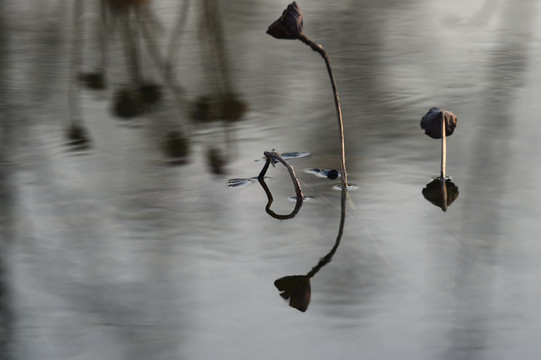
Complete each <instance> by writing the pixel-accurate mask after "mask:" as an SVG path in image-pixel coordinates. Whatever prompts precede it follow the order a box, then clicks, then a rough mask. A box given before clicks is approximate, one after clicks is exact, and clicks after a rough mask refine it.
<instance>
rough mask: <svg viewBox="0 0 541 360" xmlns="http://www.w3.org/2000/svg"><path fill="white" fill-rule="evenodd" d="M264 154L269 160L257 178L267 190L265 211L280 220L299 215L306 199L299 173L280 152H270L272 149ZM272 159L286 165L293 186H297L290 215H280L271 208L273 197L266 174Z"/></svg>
mask: <svg viewBox="0 0 541 360" xmlns="http://www.w3.org/2000/svg"><path fill="white" fill-rule="evenodd" d="M263 154H264V155H265V157H266V158H267V161H266V162H265V165H264V166H263V169H261V172H260V173H259V175H258V176H257V180H258V181H259V184H260V185H261V186H262V187H263V190H265V194H267V205H266V206H265V211H266V212H267V214H269V215H270V216H272V217H273V218H275V219H279V220H286V219H291V218H293V217H295V215H297V213H298V212H299V210H300V209H301V206H302V203H303V201H304V195H303V194H302V189H301V185H300V183H299V179H298V178H297V175H296V174H295V170H293V168H292V167H291V165H289V163H288V162H287V161H285V160H284V159H283V158H282V156H280V154H278V153H276V152H270V151H265V152H264V153H263ZM272 159H275V160H277V161H279V162H281V163H282V164H283V165H284V166H285V167H286V169H287V171H288V172H289V176H291V180H292V181H293V186H294V187H295V194H296V198H297V202H296V204H295V209H293V211H292V212H291V213H290V214H288V215H279V214H276V213H275V212H274V211H272V210H271V209H270V206H271V204H272V202H273V197H272V194H271V192H270V190H269V188H268V187H267V185H266V184H265V174H266V173H267V170H268V168H269V165H270V163H271V161H272Z"/></svg>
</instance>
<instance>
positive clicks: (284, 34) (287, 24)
mask: <svg viewBox="0 0 541 360" xmlns="http://www.w3.org/2000/svg"><path fill="white" fill-rule="evenodd" d="M267 34H269V35H270V36H272V37H275V38H277V39H289V40H295V39H299V37H300V35H301V34H302V13H301V9H300V8H299V6H298V5H297V3H296V2H295V1H293V2H292V3H291V4H289V5H288V6H287V9H285V10H284V12H283V13H282V16H280V18H279V19H278V20H276V21H275V22H273V23H272V24H271V25H270V26H269V28H268V29H267Z"/></svg>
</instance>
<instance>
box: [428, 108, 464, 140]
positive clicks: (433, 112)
mask: <svg viewBox="0 0 541 360" xmlns="http://www.w3.org/2000/svg"><path fill="white" fill-rule="evenodd" d="M442 116H443V121H444V122H445V136H451V135H452V134H453V131H454V130H455V127H456V123H457V117H456V115H455V114H453V113H452V112H451V111H448V110H444V109H440V108H436V107H433V108H431V109H430V110H428V112H427V113H426V115H425V116H423V118H422V119H421V129H423V130H424V131H425V134H427V135H428V136H430V137H431V138H433V139H441V133H442V132H441V129H442Z"/></svg>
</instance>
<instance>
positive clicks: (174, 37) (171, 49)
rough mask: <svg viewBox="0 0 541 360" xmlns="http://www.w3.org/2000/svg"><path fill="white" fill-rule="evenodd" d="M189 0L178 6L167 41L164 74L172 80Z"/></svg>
mask: <svg viewBox="0 0 541 360" xmlns="http://www.w3.org/2000/svg"><path fill="white" fill-rule="evenodd" d="M190 3H191V1H190V0H184V1H183V2H182V5H179V9H180V10H179V14H178V19H177V21H176V23H175V27H174V28H173V31H172V33H171V39H170V40H169V45H168V51H167V59H166V61H165V68H166V72H167V74H168V76H169V77H171V78H174V71H173V67H174V65H173V64H175V63H176V60H177V54H178V49H179V47H180V41H181V37H182V34H183V32H184V26H185V25H186V21H187V18H188V10H189V8H190Z"/></svg>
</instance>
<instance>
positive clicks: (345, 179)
mask: <svg viewBox="0 0 541 360" xmlns="http://www.w3.org/2000/svg"><path fill="white" fill-rule="evenodd" d="M299 40H300V41H302V42H303V43H305V44H306V45H308V46H309V47H310V48H311V49H312V50H313V51H315V52H317V53H318V54H319V55H321V57H322V58H323V60H325V65H326V66H327V72H328V73H329V78H330V80H331V86H332V90H333V95H334V105H335V108H336V120H337V122H338V136H339V138H340V170H341V173H342V174H341V175H342V176H341V179H342V187H343V188H346V189H347V187H348V175H347V172H346V150H345V145H344V122H343V121H342V109H341V107H340V98H339V96H338V90H337V88H336V81H335V79H334V74H333V72H332V68H331V62H330V60H329V57H328V56H327V52H326V51H325V49H323V47H322V46H321V45H320V44H318V43H315V42H313V41H312V40H310V39H308V38H307V37H306V35H304V34H300V35H299Z"/></svg>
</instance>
